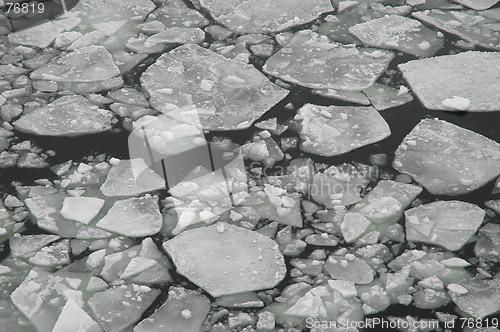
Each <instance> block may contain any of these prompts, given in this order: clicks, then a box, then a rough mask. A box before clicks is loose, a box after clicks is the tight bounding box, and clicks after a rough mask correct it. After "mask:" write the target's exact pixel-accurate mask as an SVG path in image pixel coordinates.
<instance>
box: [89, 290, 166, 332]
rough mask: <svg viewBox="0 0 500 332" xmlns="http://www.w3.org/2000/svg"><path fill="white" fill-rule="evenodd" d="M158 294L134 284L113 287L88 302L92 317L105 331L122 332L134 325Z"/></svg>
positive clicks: (157, 291)
mask: <svg viewBox="0 0 500 332" xmlns="http://www.w3.org/2000/svg"><path fill="white" fill-rule="evenodd" d="M159 294H160V291H159V290H158V289H151V288H149V287H148V289H144V290H143V289H142V288H141V287H140V286H137V285H135V284H132V285H122V286H115V287H113V288H110V289H108V290H106V291H104V292H100V293H96V294H94V295H93V296H92V297H91V298H90V299H89V300H88V306H89V308H90V311H91V313H92V316H93V317H95V318H96V320H97V322H98V323H99V325H101V327H102V328H103V329H104V330H105V331H123V330H125V329H127V328H129V327H130V326H132V324H134V323H135V322H136V321H137V320H139V318H140V317H141V315H142V314H143V313H144V311H146V309H147V308H148V307H149V306H150V305H151V304H152V303H153V301H154V300H155V299H156V297H157V296H158V295H159Z"/></svg>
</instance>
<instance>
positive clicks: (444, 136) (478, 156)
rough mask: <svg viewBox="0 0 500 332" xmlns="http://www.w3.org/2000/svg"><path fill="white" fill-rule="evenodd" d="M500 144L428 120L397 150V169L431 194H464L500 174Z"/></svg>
mask: <svg viewBox="0 0 500 332" xmlns="http://www.w3.org/2000/svg"><path fill="white" fill-rule="evenodd" d="M499 161H500V144H498V143H497V142H495V141H492V140H490V139H488V138H486V137H484V136H482V135H480V134H478V133H475V132H473V131H470V130H467V129H464V128H461V127H458V126H456V125H454V124H451V123H449V122H446V121H442V120H438V119H424V120H422V121H421V122H420V123H419V124H417V125H416V126H415V128H413V130H412V131H411V132H410V133H409V134H408V135H407V136H406V137H405V138H404V140H403V142H402V143H401V145H400V146H399V147H398V149H397V150H396V158H395V159H394V163H393V166H394V168H395V169H396V170H398V171H400V172H402V173H405V174H408V175H410V176H411V177H412V178H413V179H415V181H417V182H418V183H420V184H421V185H423V186H424V187H425V188H426V189H427V190H428V191H429V192H430V193H432V194H436V195H461V194H465V193H468V192H471V191H474V190H476V189H478V188H479V187H481V186H483V185H485V184H486V183H487V182H489V181H491V180H493V179H494V178H495V177H496V176H498V174H500V166H499V165H500V164H499Z"/></svg>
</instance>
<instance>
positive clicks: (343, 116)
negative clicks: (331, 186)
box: [298, 104, 391, 157]
mask: <svg viewBox="0 0 500 332" xmlns="http://www.w3.org/2000/svg"><path fill="white" fill-rule="evenodd" d="M298 115H299V116H300V117H301V118H302V124H301V125H302V129H301V132H300V137H301V139H302V141H301V144H300V148H301V150H302V151H305V152H309V153H314V154H318V155H321V156H326V157H331V156H336V155H340V154H343V153H346V152H349V151H352V150H355V149H357V148H360V147H362V146H365V145H369V144H372V143H376V142H379V141H381V140H383V139H384V138H387V137H389V136H390V134H391V130H390V128H389V125H388V124H387V123H386V122H385V120H384V119H383V118H382V117H381V116H380V114H379V113H378V112H377V111H376V110H375V109H374V108H372V107H356V106H328V107H327V106H317V105H312V104H306V105H304V106H303V107H302V108H301V109H300V110H299V111H298Z"/></svg>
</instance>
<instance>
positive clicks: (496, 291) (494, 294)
mask: <svg viewBox="0 0 500 332" xmlns="http://www.w3.org/2000/svg"><path fill="white" fill-rule="evenodd" d="M461 286H462V288H464V289H465V290H466V291H467V292H466V293H464V292H453V291H451V292H450V297H451V299H452V300H453V302H455V304H456V305H457V306H458V308H459V309H460V310H461V311H463V312H465V313H467V314H468V315H471V316H472V317H474V318H477V319H483V318H485V317H488V316H492V315H495V314H498V313H499V312H500V279H499V278H498V276H497V277H495V278H493V279H483V280H481V279H477V278H472V279H470V280H469V281H467V282H466V283H464V284H461Z"/></svg>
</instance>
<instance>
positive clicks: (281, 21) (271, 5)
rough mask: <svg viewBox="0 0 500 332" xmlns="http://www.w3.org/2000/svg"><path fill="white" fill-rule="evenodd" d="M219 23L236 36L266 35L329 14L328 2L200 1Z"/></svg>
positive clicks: (291, 0) (293, 0)
mask: <svg viewBox="0 0 500 332" xmlns="http://www.w3.org/2000/svg"><path fill="white" fill-rule="evenodd" d="M200 4H201V6H202V7H203V8H205V9H207V10H208V11H209V12H210V15H212V17H214V18H215V19H216V20H217V21H218V22H219V23H221V24H223V25H225V26H226V27H228V28H229V29H231V30H232V31H234V32H237V33H269V32H278V31H282V30H285V29H287V28H290V27H293V26H296V25H301V24H304V23H308V22H310V21H313V20H314V19H316V18H317V17H318V16H319V15H321V14H323V13H325V12H330V11H333V7H332V4H331V2H330V1H328V0H310V1H307V2H304V1H301V0H277V1H273V2H268V1H266V0H245V1H239V0H229V1H226V0H224V1H223V0H202V1H200Z"/></svg>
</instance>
